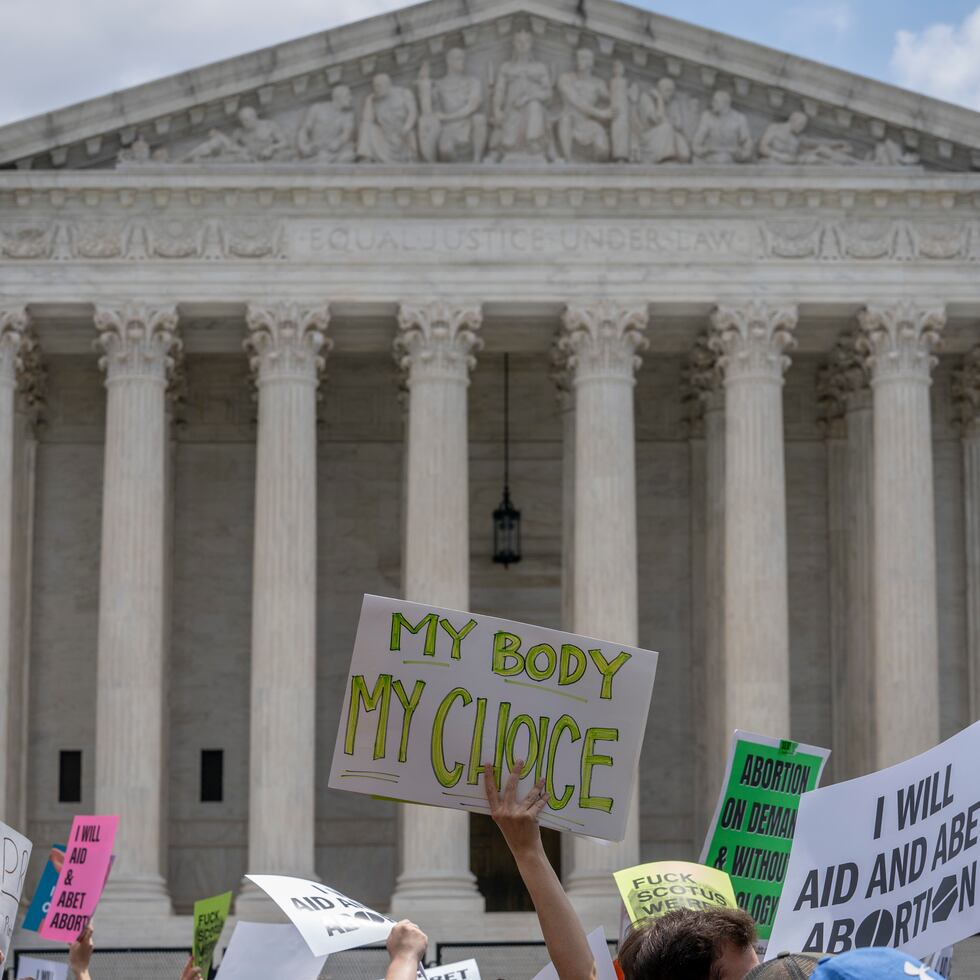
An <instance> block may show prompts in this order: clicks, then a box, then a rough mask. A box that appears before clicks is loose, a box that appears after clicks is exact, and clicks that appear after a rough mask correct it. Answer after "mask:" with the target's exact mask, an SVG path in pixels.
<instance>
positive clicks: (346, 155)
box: [296, 85, 355, 163]
mask: <svg viewBox="0 0 980 980" xmlns="http://www.w3.org/2000/svg"><path fill="white" fill-rule="evenodd" d="M351 106H352V103H351V94H350V89H349V88H348V87H347V86H346V85H338V86H336V87H335V88H334V90H333V92H331V93H330V101H329V102H318V103H317V104H316V105H313V106H310V108H309V111H308V112H307V113H306V118H304V120H303V123H302V125H301V126H300V128H299V132H298V133H297V134H296V148H297V149H298V150H299V155H300V156H301V157H313V158H314V159H315V160H316V161H317V162H318V163H353V162H354V157H355V152H354V110H353V108H352V107H351Z"/></svg>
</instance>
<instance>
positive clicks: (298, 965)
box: [217, 922, 327, 980]
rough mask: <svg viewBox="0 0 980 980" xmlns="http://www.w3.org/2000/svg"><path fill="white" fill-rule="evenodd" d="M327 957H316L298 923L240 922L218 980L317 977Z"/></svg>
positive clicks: (285, 979)
mask: <svg viewBox="0 0 980 980" xmlns="http://www.w3.org/2000/svg"><path fill="white" fill-rule="evenodd" d="M326 962H327V958H326V956H314V955H313V954H312V953H311V952H310V947H309V946H307V945H306V941H305V940H304V939H303V937H302V936H301V935H300V933H299V930H298V929H297V928H296V927H295V926H291V925H287V924H286V923H279V922H275V923H270V922H239V923H238V925H236V926H235V931H234V932H233V933H232V934H231V942H229V943H228V948H227V949H226V950H225V955H224V956H223V957H222V958H221V966H220V967H219V968H218V976H217V980H317V977H319V976H320V971H321V970H322V969H323V964H324V963H326Z"/></svg>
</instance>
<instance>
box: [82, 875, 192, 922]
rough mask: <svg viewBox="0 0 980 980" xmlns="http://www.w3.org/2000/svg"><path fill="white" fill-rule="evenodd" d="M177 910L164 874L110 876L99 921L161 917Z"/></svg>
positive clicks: (101, 903)
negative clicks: (168, 890) (172, 901)
mask: <svg viewBox="0 0 980 980" xmlns="http://www.w3.org/2000/svg"><path fill="white" fill-rule="evenodd" d="M173 914H174V910H173V906H172V905H171V904H170V895H169V894H167V884H166V882H165V881H164V880H163V877H162V876H161V875H156V874H147V875H122V874H120V875H119V876H118V877H114V876H110V878H109V882H108V884H107V885H106V888H105V891H104V892H103V894H102V898H101V899H100V901H99V921H106V920H109V921H116V920H119V919H137V918H138V919H144V920H151V919H159V918H168V917H170V916H172V915H173Z"/></svg>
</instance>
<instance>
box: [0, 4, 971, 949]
mask: <svg viewBox="0 0 980 980" xmlns="http://www.w3.org/2000/svg"><path fill="white" fill-rule="evenodd" d="M709 49H710V57H709V56H708V54H707V52H708V51H709ZM978 169H980V116H978V115H977V114H976V113H972V112H970V111H968V110H966V109H958V108H956V107H953V106H949V105H945V104H943V103H940V102H935V101H932V100H929V99H925V98H923V97H920V96H916V95H912V94H911V93H905V92H901V91H899V90H896V89H892V88H890V87H888V86H885V85H880V84H878V83H874V82H871V81H868V80H865V79H856V78H854V77H852V76H848V75H847V74H845V73H843V72H839V71H836V70H832V69H829V68H824V67H822V66H818V65H814V64H812V63H809V62H804V61H802V60H799V59H794V58H791V57H788V56H782V55H779V56H777V55H776V54H775V53H773V52H769V51H766V50H765V49H761V48H758V47H756V46H754V45H751V44H747V43H745V42H741V41H737V40H735V39H732V38H721V37H718V36H716V35H711V36H710V44H709V36H708V35H707V32H704V31H701V30H699V29H697V28H694V27H691V26H688V25H684V24H680V23H678V22H675V21H670V20H667V19H665V18H659V17H657V16H655V15H651V14H649V13H647V12H645V11H641V10H638V9H634V8H630V7H627V6H623V5H620V4H614V3H604V2H602V0H598V2H595V3H591V4H589V7H588V16H587V17H584V18H583V16H582V15H581V13H580V11H579V8H578V5H576V4H575V3H573V2H572V0H527V2H516V0H515V2H513V3H511V2H507V3H503V4H502V3H499V2H490V0H471V2H469V3H464V2H462V0H431V2H429V3H425V4H421V5H419V6H417V7H412V8H409V9H407V10H405V11H401V12H399V13H398V14H391V15H385V16H382V17H376V18H373V19H371V20H368V21H364V22H362V23H360V24H354V25H351V26H349V27H344V28H338V29H336V30H334V31H331V32H328V33H327V34H323V35H317V36H314V37H312V38H306V39H301V40H299V41H296V42H292V43H290V44H285V45H280V46H278V47H277V48H276V49H270V50H269V51H267V52H258V53H256V54H254V55H246V56H243V57H242V58H239V59H233V60H231V61H227V62H222V63H219V64H217V65H214V66H209V68H208V69H206V70H204V69H202V70H201V71H200V72H198V73H194V72H192V73H189V74H188V75H186V76H181V77H180V78H175V79H163V80H161V81H160V82H157V83H153V84H151V85H148V86H141V87H139V88H137V89H132V90H128V91H126V92H123V93H119V94H117V95H116V96H114V97H112V98H108V97H107V98H106V99H104V100H95V101H94V102H92V103H88V104H86V105H85V106H82V107H73V108H69V109H66V110H62V111H60V112H58V113H53V114H51V115H49V116H47V117H45V118H44V119H43V120H26V121H25V122H23V123H18V124H15V125H13V126H9V127H5V128H4V129H0V637H6V638H7V639H6V641H4V642H0V678H5V679H6V681H7V683H6V684H3V685H0V687H3V688H4V690H5V691H6V692H7V693H6V699H5V700H4V701H3V702H2V703H0V756H2V757H3V758H4V759H5V760H6V771H5V778H4V779H3V780H0V799H2V800H3V813H4V814H5V817H4V819H6V820H8V822H11V823H13V824H14V825H17V826H20V827H23V828H25V829H26V831H27V833H28V834H29V835H30V836H31V837H32V838H33V839H34V840H35V841H36V842H38V846H40V847H44V846H46V844H47V843H48V842H49V841H53V840H55V839H58V838H59V836H62V835H63V834H64V833H65V831H66V829H67V826H68V821H69V819H70V816H71V814H72V812H74V811H76V810H86V809H91V808H102V809H106V808H114V809H116V810H118V811H119V812H121V813H122V815H123V825H122V830H121V834H122V837H121V840H120V851H119V853H120V860H119V865H118V867H117V869H116V870H115V871H114V873H113V877H112V881H111V889H110V893H109V898H108V900H107V902H108V904H107V908H106V916H105V921H104V922H100V926H101V927H102V928H103V929H104V930H105V931H106V937H105V938H104V939H103V941H102V942H103V945H105V944H107V943H108V944H111V943H112V942H113V941H114V937H118V941H120V942H122V941H124V940H123V937H125V941H127V942H132V941H133V937H134V936H138V937H140V938H141V940H142V941H144V942H146V943H148V944H156V943H159V942H166V941H168V938H169V937H171V936H172V935H176V933H175V932H174V930H175V929H176V928H177V927H176V926H175V925H174V923H176V922H183V921H184V920H183V916H185V915H186V914H187V913H188V911H189V909H190V906H191V905H192V904H193V901H194V899H195V898H197V897H200V896H202V895H207V894H213V893H214V892H216V891H220V890H223V889H225V888H228V887H237V886H238V884H239V883H240V881H241V877H242V875H243V873H244V872H246V871H249V870H251V871H261V870H265V871H275V870H279V871H286V872H292V873H303V874H316V875H319V876H320V877H322V878H323V879H325V880H328V881H330V882H331V883H332V884H334V885H336V886H337V887H339V888H341V889H342V890H343V891H345V892H347V893H350V894H352V895H355V896H357V897H358V898H360V899H362V900H363V901H365V902H368V903H370V904H373V905H376V906H380V907H391V908H394V909H395V910H396V911H399V912H409V911H413V910H414V912H413V914H417V916H418V917H419V919H420V921H422V924H423V925H424V926H426V927H427V928H428V929H429V931H430V934H431V935H434V936H437V937H439V936H444V937H446V938H449V937H452V936H457V937H458V936H459V935H461V932H465V933H466V935H467V937H468V938H478V937H479V936H486V937H490V936H497V937H502V938H520V937H522V936H531V935H533V934H534V932H535V926H534V923H533V920H532V919H531V917H530V916H528V915H527V914H524V913H515V912H505V911H501V912H496V911H494V912H486V911H484V899H483V896H481V894H480V891H479V889H478V886H477V882H476V880H475V878H474V876H473V873H472V871H471V868H470V850H469V843H468V840H469V838H468V824H467V821H466V819H465V818H462V817H460V815H458V814H452V813H449V812H444V813H441V814H440V812H434V813H433V812H429V811H423V810H418V811H417V810H414V809H412V808H406V809H404V810H401V809H399V807H398V806H397V805H396V804H392V803H385V802H380V801H375V800H369V799H366V798H363V797H358V796H353V795H349V794H343V793H338V792H335V791H331V790H328V789H327V788H326V785H325V783H326V769H325V766H324V760H325V759H327V758H328V757H329V754H330V751H331V749H332V745H333V739H334V736H335V733H336V722H337V712H338V710H339V702H340V695H341V686H342V683H343V679H344V678H345V677H346V671H347V665H348V656H349V650H350V645H351V640H352V636H353V630H354V625H355V621H356V612H357V608H358V604H359V601H360V596H361V594H362V593H364V592H368V591H370V592H378V593H387V594H399V593H403V594H405V595H407V596H409V597H410V598H415V599H419V600H425V601H433V602H437V603H441V604H445V605H454V606H461V607H467V606H469V607H472V608H475V609H480V610H483V611H486V612H490V613H495V614H499V615H504V616H508V617H510V618H514V619H525V620H533V621H538V622H541V623H543V624H546V625H550V626H559V625H564V626H566V627H569V628H572V629H575V630H577V631H581V632H586V633H593V634H601V635H604V636H609V637H612V638H615V637H619V638H621V639H622V640H623V641H624V642H634V641H638V642H639V643H640V644H641V645H647V646H652V647H654V648H656V649H659V650H661V651H662V661H661V669H660V675H659V678H658V683H657V688H656V691H655V696H654V704H653V707H652V710H651V716H650V723H649V728H648V733H647V741H646V751H645V754H644V760H643V763H642V765H641V769H640V772H639V774H638V791H637V796H636V806H635V814H634V819H633V821H632V822H631V830H630V833H629V834H628V837H627V840H626V841H624V842H623V844H622V845H619V846H617V847H615V848H597V847H596V846H595V845H594V844H591V843H589V842H585V841H572V840H569V841H566V842H564V852H563V862H562V864H563V874H564V876H565V879H566V883H567V885H568V888H569V891H570V894H571V895H572V896H573V899H574V901H575V902H576V904H577V905H578V907H579V908H580V909H581V910H582V912H583V915H584V916H587V917H589V918H590V919H596V920H603V919H605V920H606V921H607V924H608V926H609V927H610V929H614V928H615V913H614V910H613V906H612V904H611V902H610V885H611V882H610V880H609V878H608V874H607V872H608V871H609V870H610V869H611V867H612V866H613V865H619V866H621V865H623V864H627V863H629V862H631V861H633V860H634V859H635V858H637V857H644V858H645V857H652V856H654V855H657V856H664V857H667V856H678V857H680V856H685V857H691V856H693V855H694V854H696V852H697V850H698V846H699V844H700V837H701V835H702V834H703V828H704V824H705V822H706V820H707V816H708V813H709V811H710V809H711V802H712V798H713V796H714V794H715V793H716V792H717V784H718V775H719V765H720V758H721V756H722V755H723V752H724V746H725V743H726V741H727V736H728V733H729V732H730V730H731V728H733V727H736V726H738V727H743V728H757V729H761V730H765V731H773V732H776V731H778V732H779V733H785V732H789V733H791V734H792V736H793V737H794V738H797V739H799V740H805V741H810V742H816V743H819V744H829V745H831V746H832V747H834V748H835V749H836V752H835V756H834V758H833V761H832V776H833V778H838V779H839V778H845V777H848V776H852V775H856V774H859V773H861V772H864V771H867V770H868V769H871V768H873V767H877V766H880V765H884V764H888V763H890V762H893V761H895V760H896V759H897V758H900V757H903V756H904V755H907V754H911V753H913V752H916V751H919V750H920V749H922V748H924V747H926V746H928V745H930V744H932V743H934V742H935V741H936V740H937V739H938V738H940V737H944V736H948V735H950V734H952V733H953V732H955V731H957V730H958V729H960V728H961V727H963V726H964V725H966V724H967V723H968V722H969V721H971V720H972V719H974V718H976V717H977V713H978V710H980V529H978V528H980V521H978V520H977V517H976V515H977V508H978V507H980V501H978V499H977V494H978V493H980V437H978V435H977V433H978V431H980V430H978V427H977V424H976V420H977V418H978V417H980V408H978V406H980V369H978V364H980V175H978V172H977V171H978ZM96 341H97V342H98V345H99V350H98V352H93V350H92V345H93V342H96ZM243 346H244V348H245V349H243ZM505 352H506V353H509V354H510V361H511V366H512V390H513V394H514V397H513V405H514V406H515V412H516V415H515V418H514V446H513V458H512V465H511V470H512V490H513V493H514V496H515V500H517V502H518V505H519V506H520V507H521V509H522V511H523V513H524V535H525V537H524V552H525V554H524V560H523V561H522V562H521V563H520V564H518V565H516V566H514V567H512V568H510V569H506V570H505V569H502V568H500V567H498V566H494V565H493V564H492V563H491V561H490V551H491V539H490V532H491V527H490V519H489V517H490V513H491V511H492V510H493V507H494V505H495V503H496V497H497V495H498V493H499V489H500V479H501V467H500V452H501V447H500V430H501V405H500V397H499V396H500V373H501V371H502V360H503V354H504V353H505ZM100 358H101V364H102V366H101V368H100ZM100 372H102V373H100ZM898 528H901V529H902V533H896V529H898ZM96 705H98V708H99V710H98V713H96V712H95V711H94V710H93V708H94V706H96ZM107 706H111V707H107ZM206 749H221V750H222V751H223V753H224V767H225V769H224V799H223V800H222V801H221V802H220V803H204V802H201V801H200V799H199V784H198V780H199V768H198V767H199V761H200V753H201V751H202V750H206ZM61 750H81V751H82V754H83V768H82V801H81V803H80V804H69V803H59V802H58V753H59V751H61ZM262 901H263V900H261V899H260V898H259V897H257V896H256V895H255V894H254V893H250V892H249V891H248V890H243V891H242V892H241V895H240V897H239V911H240V912H242V914H248V915H254V914H260V913H261V903H262ZM114 929H115V930H117V932H116V933H115V934H114V933H113V930H114Z"/></svg>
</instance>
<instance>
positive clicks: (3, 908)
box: [0, 692, 34, 959]
mask: <svg viewBox="0 0 980 980" xmlns="http://www.w3.org/2000/svg"><path fill="white" fill-rule="evenodd" d="M0 693H2V692H0ZM33 849H34V845H33V844H32V843H31V842H30V841H29V840H28V839H27V838H26V837H25V836H24V835H23V834H18V833H17V831H16V830H14V829H13V828H12V827H8V826H7V825H6V824H5V823H0V862H2V864H0V953H2V954H3V958H4V959H6V958H7V952H8V951H9V949H10V940H11V937H12V936H13V934H14V923H15V922H16V920H17V909H18V906H19V904H20V893H21V892H22V891H23V890H24V876H25V875H26V874H27V864H28V862H29V861H30V859H31V851H32V850H33Z"/></svg>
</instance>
